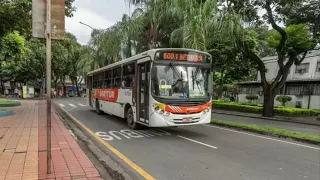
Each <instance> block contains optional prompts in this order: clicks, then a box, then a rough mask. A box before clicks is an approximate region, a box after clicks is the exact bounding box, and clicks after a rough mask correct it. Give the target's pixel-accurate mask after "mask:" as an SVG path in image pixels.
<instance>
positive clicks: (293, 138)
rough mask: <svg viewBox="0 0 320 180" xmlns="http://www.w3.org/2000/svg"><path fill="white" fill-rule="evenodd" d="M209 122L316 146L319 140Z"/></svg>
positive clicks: (319, 143)
mask: <svg viewBox="0 0 320 180" xmlns="http://www.w3.org/2000/svg"><path fill="white" fill-rule="evenodd" d="M210 124H213V125H215V126H220V127H226V128H230V129H236V130H240V131H247V132H253V133H256V134H261V135H266V136H271V137H277V138H285V139H292V140H295V141H298V142H303V143H308V144H313V145H318V146H319V145H320V142H318V141H313V140H309V139H301V138H297V137H291V136H286V135H277V134H274V133H270V132H265V131H255V130H251V129H247V128H241V127H235V126H232V125H228V124H220V123H215V122H211V123H210Z"/></svg>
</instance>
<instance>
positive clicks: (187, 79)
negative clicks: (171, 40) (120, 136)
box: [87, 48, 212, 129]
mask: <svg viewBox="0 0 320 180" xmlns="http://www.w3.org/2000/svg"><path fill="white" fill-rule="evenodd" d="M211 64H212V58H211V55H210V54H208V53H205V52H201V51H197V50H192V49H184V48H166V49H152V50H149V51H147V52H144V53H141V54H138V55H136V56H133V57H131V58H128V59H125V60H122V61H120V62H117V63H113V64H110V65H108V66H105V67H102V68H100V69H96V70H94V71H91V72H89V73H88V77H87V86H88V87H87V93H88V94H87V97H88V103H89V106H90V107H92V108H94V109H95V110H96V112H97V113H98V114H101V113H102V112H104V113H107V114H110V115H115V116H118V117H121V118H125V119H127V122H128V126H129V127H130V128H132V129H137V128H139V127H140V126H141V125H144V126H149V127H170V126H185V125H196V124H207V123H210V121H211V91H212V74H211V69H212V68H211Z"/></svg>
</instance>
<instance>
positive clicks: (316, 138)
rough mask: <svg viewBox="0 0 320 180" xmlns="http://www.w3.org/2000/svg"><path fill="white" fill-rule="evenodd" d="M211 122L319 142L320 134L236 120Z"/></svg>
mask: <svg viewBox="0 0 320 180" xmlns="http://www.w3.org/2000/svg"><path fill="white" fill-rule="evenodd" d="M211 122H212V123H213V124H216V125H219V126H227V127H233V128H237V129H241V130H247V131H252V132H256V133H260V134H266V135H273V136H278V137H279V136H280V137H285V138H293V139H296V140H300V141H301V140H302V141H309V142H313V143H316V144H319V143H320V136H314V135H310V134H304V133H300V132H294V131H287V130H282V129H276V128H272V127H265V126H257V125H253V124H244V123H238V122H228V121H223V120H212V121H211Z"/></svg>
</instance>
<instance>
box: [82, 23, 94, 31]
mask: <svg viewBox="0 0 320 180" xmlns="http://www.w3.org/2000/svg"><path fill="white" fill-rule="evenodd" d="M79 23H80V24H82V25H85V26H87V27H89V28H91V29H92V30H95V29H94V28H93V27H91V26H89V25H88V24H86V23H83V22H81V21H80V22H79Z"/></svg>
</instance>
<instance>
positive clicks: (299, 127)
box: [212, 113, 320, 136]
mask: <svg viewBox="0 0 320 180" xmlns="http://www.w3.org/2000/svg"><path fill="white" fill-rule="evenodd" d="M212 118H214V119H219V120H225V121H230V122H240V123H246V124H255V125H258V126H268V127H274V128H278V129H285V130H289V131H296V132H301V133H307V134H312V135H316V136H320V127H319V126H312V125H306V124H297V123H290V122H280V121H271V120H265V119H259V118H249V117H240V116H233V115H225V114H217V113H213V114H212Z"/></svg>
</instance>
